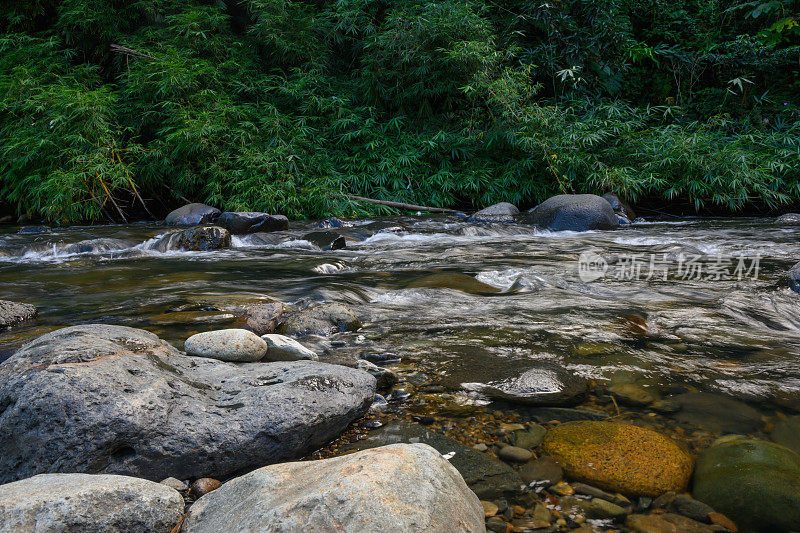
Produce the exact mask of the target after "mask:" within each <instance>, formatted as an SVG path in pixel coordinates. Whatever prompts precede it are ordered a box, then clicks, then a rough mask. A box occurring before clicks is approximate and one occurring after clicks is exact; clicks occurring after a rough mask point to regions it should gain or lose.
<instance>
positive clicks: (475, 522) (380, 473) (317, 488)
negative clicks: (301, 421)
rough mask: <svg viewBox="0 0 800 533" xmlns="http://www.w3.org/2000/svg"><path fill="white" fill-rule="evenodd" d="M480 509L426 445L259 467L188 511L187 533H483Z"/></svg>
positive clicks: (452, 470)
mask: <svg viewBox="0 0 800 533" xmlns="http://www.w3.org/2000/svg"><path fill="white" fill-rule="evenodd" d="M483 520H484V513H483V507H482V506H481V503H480V501H479V500H478V498H477V496H475V494H474V493H473V492H472V491H470V490H469V488H467V485H466V484H465V483H464V480H463V479H462V478H461V476H460V475H459V473H458V471H457V470H456V469H455V468H453V467H452V466H451V465H450V463H448V462H447V461H446V460H445V459H444V458H442V456H441V455H440V454H439V452H437V451H436V450H434V449H433V448H431V447H430V446H427V445H425V444H394V445H391V446H384V447H381V448H374V449H372V450H366V451H363V452H359V453H354V454H352V455H345V456H341V457H335V458H333V459H324V460H321V461H309V462H301V463H287V464H280V465H272V466H267V467H264V468H260V469H258V470H256V471H254V472H251V473H249V474H247V475H245V476H242V477H239V478H236V479H233V480H231V481H228V482H227V483H225V484H224V485H223V486H222V487H220V488H218V489H217V490H215V491H213V492H211V493H209V494H207V495H205V496H203V497H202V498H200V499H199V500H197V502H196V503H195V504H194V505H193V506H192V508H191V510H190V512H189V516H188V517H187V518H186V522H185V523H184V526H183V531H184V533H218V532H220V531H226V532H231V533H233V532H245V531H274V532H285V533H289V532H298V533H300V532H307V531H315V532H319V533H326V532H331V533H335V532H340V531H358V532H363V533H369V532H375V533H378V532H380V533H414V532H419V533H422V532H425V533H436V532H440V533H445V532H447V533H451V532H452V533H456V532H469V533H474V532H480V531H485V526H484V521H483Z"/></svg>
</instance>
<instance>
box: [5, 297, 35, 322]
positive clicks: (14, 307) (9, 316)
mask: <svg viewBox="0 0 800 533" xmlns="http://www.w3.org/2000/svg"><path fill="white" fill-rule="evenodd" d="M36 313H37V312H36V308H35V307H34V306H32V305H30V304H23V303H19V302H12V301H10V300H0V329H5V328H10V327H13V326H16V325H17V324H20V323H22V322H24V321H26V320H30V319H32V318H34V317H35V316H36Z"/></svg>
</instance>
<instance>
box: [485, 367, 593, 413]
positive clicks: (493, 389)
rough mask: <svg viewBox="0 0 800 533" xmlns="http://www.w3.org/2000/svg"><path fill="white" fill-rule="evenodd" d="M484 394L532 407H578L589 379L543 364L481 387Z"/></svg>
mask: <svg viewBox="0 0 800 533" xmlns="http://www.w3.org/2000/svg"><path fill="white" fill-rule="evenodd" d="M479 390H480V392H481V393H482V394H485V395H486V396H488V397H490V398H493V399H496V400H504V401H507V402H513V403H518V404H524V405H532V406H562V405H574V404H577V403H579V402H580V401H581V399H583V397H584V396H585V395H586V392H587V390H588V384H587V382H586V380H585V379H583V378H581V377H580V376H576V375H575V374H574V373H572V372H569V371H568V370H566V369H564V368H562V367H560V366H558V365H540V366H538V367H536V368H531V369H528V370H526V371H525V372H523V373H522V374H521V375H519V376H517V377H512V378H508V379H505V380H500V381H493V382H489V383H487V384H486V385H485V386H480V387H479Z"/></svg>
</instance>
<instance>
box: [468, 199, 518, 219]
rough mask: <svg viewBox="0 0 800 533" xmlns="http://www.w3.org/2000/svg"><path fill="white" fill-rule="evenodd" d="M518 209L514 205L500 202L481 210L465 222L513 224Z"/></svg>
mask: <svg viewBox="0 0 800 533" xmlns="http://www.w3.org/2000/svg"><path fill="white" fill-rule="evenodd" d="M517 215H519V209H517V206H515V205H514V204H510V203H508V202H501V203H499V204H494V205H490V206H489V207H487V208H485V209H481V210H480V211H478V212H477V213H475V214H473V215H472V216H471V217H469V218H468V219H467V222H506V223H507V222H514V217H516V216H517Z"/></svg>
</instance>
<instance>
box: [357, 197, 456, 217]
mask: <svg viewBox="0 0 800 533" xmlns="http://www.w3.org/2000/svg"><path fill="white" fill-rule="evenodd" d="M341 196H344V197H345V198H347V199H349V200H353V201H356V202H369V203H371V204H378V205H385V206H388V207H395V208H397V209H405V210H407V211H428V212H430V213H458V212H459V211H456V210H455V209H445V208H443V207H429V206H426V205H414V204H404V203H403V202H390V201H389V200H375V199H374V198H364V197H363V196H355V195H353V194H342V195H341Z"/></svg>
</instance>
